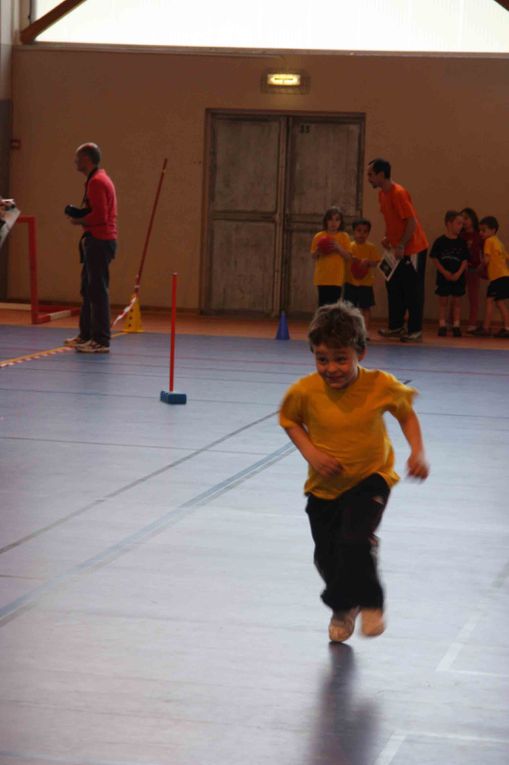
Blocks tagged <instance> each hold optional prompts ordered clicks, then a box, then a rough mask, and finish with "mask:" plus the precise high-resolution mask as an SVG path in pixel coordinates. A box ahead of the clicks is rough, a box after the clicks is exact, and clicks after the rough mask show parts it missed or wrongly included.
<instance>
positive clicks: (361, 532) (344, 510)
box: [279, 302, 429, 642]
mask: <svg viewBox="0 0 509 765" xmlns="http://www.w3.org/2000/svg"><path fill="white" fill-rule="evenodd" d="M308 338H309V341H310V344H311V350H312V352H313V354H314V356H315V363H316V372H315V373H313V374H311V375H308V376H307V377H303V378H302V379H300V380H298V381H297V382H296V383H294V384H293V385H292V386H291V387H290V388H289V390H288V391H287V393H286V395H285V397H284V399H283V402H282V404H281V409H280V415H279V421H280V424H281V426H282V427H283V428H284V429H285V430H286V432H287V433H288V436H289V438H290V439H291V440H292V441H293V443H294V444H295V446H296V447H297V449H298V450H299V451H300V452H301V454H302V456H303V457H304V459H305V460H306V461H307V462H308V466H309V467H308V478H307V481H306V483H305V486H304V492H305V494H306V495H307V497H308V500H307V506H306V512H307V514H308V516H309V521H310V525H311V534H312V537H313V540H314V542H315V553H314V560H315V565H316V567H317V569H318V572H319V573H320V575H321V576H322V578H323V580H324V581H325V590H324V591H323V593H322V600H323V602H324V603H325V604H326V605H327V606H329V608H331V609H332V612H333V613H332V618H331V621H330V624H329V637H330V640H332V641H334V642H342V641H344V640H347V639H348V638H349V637H350V635H351V634H352V633H353V630H354V627H355V618H356V616H357V614H358V612H359V610H360V613H361V622H362V625H361V628H362V632H363V634H364V635H366V636H371V637H374V636H376V635H379V634H381V633H382V632H383V630H384V628H385V627H384V618H383V604H384V594H383V589H382V585H381V583H380V580H379V578H378V574H377V568H376V559H375V558H376V555H375V553H376V547H377V538H376V536H375V530H376V528H377V527H378V525H379V523H380V521H381V519H382V514H383V511H384V509H385V506H386V504H387V501H388V498H389V494H390V490H391V488H392V486H394V484H395V483H396V482H397V481H398V479H399V477H398V475H397V473H396V472H395V470H394V451H393V448H392V445H391V442H390V440H389V437H388V434H387V430H386V427H385V423H384V419H383V415H384V412H390V413H391V414H392V415H393V416H394V417H395V418H396V419H397V420H398V422H399V424H400V427H401V430H402V431H403V434H404V436H405V438H406V440H407V441H408V444H409V446H410V457H409V458H408V462H407V467H408V473H409V475H410V476H413V477H414V478H418V479H421V480H424V479H425V478H427V476H428V473H429V467H428V464H427V461H426V457H425V455H424V446H423V441H422V436H421V429H420V424H419V420H418V418H417V415H416V413H415V411H414V409H413V406H412V401H413V398H414V395H415V394H416V391H415V390H414V389H413V388H409V387H407V386H406V385H403V383H401V382H399V381H398V380H397V379H396V378H395V377H393V376H392V375H390V374H388V373H387V372H383V371H380V370H377V369H365V368H364V367H361V366H360V365H359V362H360V361H362V359H363V358H364V356H365V353H366V329H365V326H364V321H363V318H362V314H361V313H360V311H359V310H358V309H357V308H354V307H353V306H351V305H349V304H347V303H342V302H338V303H336V304H335V305H326V306H323V307H321V308H319V309H318V311H317V312H316V313H315V316H314V318H313V320H312V322H311V325H310V328H309V333H308Z"/></svg>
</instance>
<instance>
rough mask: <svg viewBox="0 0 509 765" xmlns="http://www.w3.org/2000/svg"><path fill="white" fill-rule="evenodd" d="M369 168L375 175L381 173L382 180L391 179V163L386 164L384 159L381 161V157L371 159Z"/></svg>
mask: <svg viewBox="0 0 509 765" xmlns="http://www.w3.org/2000/svg"><path fill="white" fill-rule="evenodd" d="M369 166H370V167H371V168H373V170H374V171H375V173H383V174H384V178H390V177H391V163H390V162H387V160H386V159H382V157H377V158H376V159H372V160H371V162H369Z"/></svg>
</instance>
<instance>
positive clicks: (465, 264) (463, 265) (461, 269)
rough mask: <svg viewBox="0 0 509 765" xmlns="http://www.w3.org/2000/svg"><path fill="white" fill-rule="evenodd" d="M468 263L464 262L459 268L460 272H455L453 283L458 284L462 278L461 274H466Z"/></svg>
mask: <svg viewBox="0 0 509 765" xmlns="http://www.w3.org/2000/svg"><path fill="white" fill-rule="evenodd" d="M467 263H468V261H466V260H464V261H463V262H462V264H461V266H460V267H459V268H458V270H457V271H455V272H454V274H453V282H457V281H458V279H459V278H460V276H461V274H462V273H464V271H466V268H467Z"/></svg>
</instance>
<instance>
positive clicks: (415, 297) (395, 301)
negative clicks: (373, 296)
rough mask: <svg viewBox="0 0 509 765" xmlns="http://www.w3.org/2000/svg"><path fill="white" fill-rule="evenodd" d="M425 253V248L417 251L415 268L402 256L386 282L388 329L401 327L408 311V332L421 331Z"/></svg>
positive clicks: (408, 258)
mask: <svg viewBox="0 0 509 765" xmlns="http://www.w3.org/2000/svg"><path fill="white" fill-rule="evenodd" d="M426 253H427V250H422V252H419V253H418V255H417V270H415V268H414V267H413V265H412V261H411V260H410V257H409V256H405V257H404V258H402V259H401V261H400V263H399V265H398V267H397V268H396V270H395V271H394V273H393V275H392V277H391V279H390V280H389V281H388V282H387V299H388V303H389V329H401V327H403V326H404V323H405V313H406V312H407V311H408V333H409V334H412V333H414V332H421V331H422V314H423V310H424V276H425V272H426Z"/></svg>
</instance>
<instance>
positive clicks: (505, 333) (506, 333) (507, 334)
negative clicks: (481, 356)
mask: <svg viewBox="0 0 509 765" xmlns="http://www.w3.org/2000/svg"><path fill="white" fill-rule="evenodd" d="M495 337H509V329H506V328H505V327H502V329H499V331H498V332H496V333H495Z"/></svg>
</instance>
